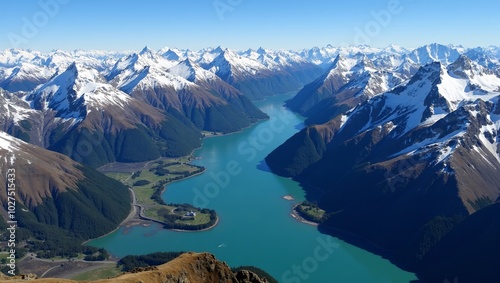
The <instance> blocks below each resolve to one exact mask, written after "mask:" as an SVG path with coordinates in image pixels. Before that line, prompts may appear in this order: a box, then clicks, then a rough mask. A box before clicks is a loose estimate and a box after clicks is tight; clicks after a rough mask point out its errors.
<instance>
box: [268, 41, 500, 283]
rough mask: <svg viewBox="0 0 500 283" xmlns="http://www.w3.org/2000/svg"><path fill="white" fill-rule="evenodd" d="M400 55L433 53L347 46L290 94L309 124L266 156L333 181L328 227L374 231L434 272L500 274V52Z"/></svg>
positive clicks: (322, 182) (402, 260)
mask: <svg viewBox="0 0 500 283" xmlns="http://www.w3.org/2000/svg"><path fill="white" fill-rule="evenodd" d="M433 50H434V51H436V52H435V53H434V55H435V57H433V56H430V55H432V54H433V52H431V51H433ZM437 51H439V52H437ZM462 52H463V51H462ZM478 53H480V54H481V55H478ZM417 55H418V56H417ZM468 55H470V56H471V57H469V56H468ZM490 55H491V54H490ZM431 57H432V58H433V60H431V61H434V62H430V63H428V62H426V61H427V59H429V58H431ZM426 58H427V59H426ZM471 58H474V59H471ZM402 59H404V60H403V63H402V64H403V65H398V66H400V67H401V66H404V64H405V63H404V62H405V61H406V63H407V65H408V66H410V65H416V66H418V65H419V64H421V63H422V62H425V63H426V64H425V65H424V66H421V67H419V68H417V69H416V70H415V71H411V70H412V68H410V67H408V68H400V67H397V68H394V67H390V65H389V66H384V65H383V64H381V62H380V61H379V60H380V58H379V57H377V56H374V57H371V58H369V57H368V56H363V55H355V56H351V57H349V58H343V57H342V56H339V57H337V59H336V60H335V62H334V64H333V65H332V67H331V69H330V70H329V71H327V73H325V75H323V76H322V77H321V78H320V79H318V80H316V81H315V82H313V83H312V84H310V85H307V86H305V87H304V88H303V89H302V90H301V91H299V93H298V94H297V96H296V97H295V98H294V99H292V100H290V101H289V102H288V104H289V105H290V106H291V107H292V108H293V109H294V110H296V111H299V112H301V113H304V114H305V115H307V116H309V117H310V118H309V120H308V121H307V122H308V123H309V124H310V126H308V127H306V128H305V129H303V130H301V131H300V132H299V133H297V134H296V135H294V136H293V137H291V138H290V139H289V140H288V141H286V142H285V143H284V144H283V145H281V146H280V147H278V148H277V149H275V150H274V151H273V152H272V153H271V154H269V155H268V156H267V157H266V162H267V164H268V165H269V167H270V168H271V170H272V171H273V172H275V173H277V174H279V175H282V176H286V177H293V178H295V179H296V180H298V181H300V182H301V183H302V184H303V185H304V187H305V188H306V191H308V190H309V189H308V188H315V190H314V192H315V193H316V194H317V191H318V190H317V189H318V188H319V189H321V190H322V191H323V192H324V193H323V195H322V196H321V198H320V199H321V200H320V202H319V205H320V207H321V208H322V209H324V210H326V213H327V214H330V217H329V218H328V220H326V221H325V222H324V223H322V224H321V225H320V226H319V227H320V230H322V231H325V232H326V233H331V234H333V235H337V236H343V237H346V239H349V237H348V236H346V234H342V233H340V232H339V231H348V232H349V233H353V234H355V235H358V236H360V237H362V238H363V239H367V240H369V241H370V242H372V243H375V244H376V245H377V246H379V247H382V248H383V249H384V250H387V251H390V253H391V259H392V260H394V261H395V262H396V263H397V264H399V265H400V266H402V267H404V268H406V269H409V270H412V271H416V272H417V273H418V274H419V275H420V276H421V277H422V278H424V279H428V280H429V282H443V281H444V280H445V279H449V278H451V279H453V278H455V276H456V277H458V278H460V279H459V280H460V282H462V280H463V281H464V282H476V281H477V280H476V281H475V280H474V278H476V279H477V278H482V280H486V281H497V280H498V278H500V273H498V271H497V269H496V268H494V267H493V265H492V264H491V261H495V260H492V258H495V257H498V254H499V249H498V247H499V244H498V243H497V241H496V240H494V239H498V238H499V237H500V230H499V229H498V225H496V224H495V223H494V222H495V221H496V220H495V219H496V218H498V214H496V216H495V213H497V212H498V209H497V208H498V200H499V196H500V175H499V174H498V170H500V155H499V153H500V144H499V140H500V119H499V118H500V76H499V73H498V66H499V65H498V59H495V57H493V56H492V57H489V55H487V52H484V51H480V50H475V51H471V50H469V51H467V52H466V54H461V52H458V51H457V50H454V49H450V48H446V47H443V46H434V47H432V46H431V47H428V48H425V49H424V48H421V49H417V50H415V51H414V52H412V53H409V54H408V55H406V56H405V57H403V58H402ZM417 59H418V60H417ZM377 62H378V63H377ZM495 62H496V63H495ZM399 63H401V61H400V62H399ZM427 63H428V64H427ZM403 70H410V71H409V72H404V71H403ZM388 78H393V80H388ZM394 78H398V79H397V80H396V81H394ZM401 78H404V80H401ZM374 81H375V82H377V83H373V82H374ZM397 81H399V82H400V83H397ZM383 82H385V84H384V83H383ZM394 82H396V84H394ZM375 86H377V87H375ZM345 107H347V108H348V109H347V110H345V109H343V108H345ZM311 109H312V110H311ZM319 109H321V110H322V111H323V110H324V111H323V112H322V111H319ZM466 239H468V240H470V242H468V240H466ZM466 242H467V243H466ZM472 258H473V260H472ZM471 261H474V262H471Z"/></svg>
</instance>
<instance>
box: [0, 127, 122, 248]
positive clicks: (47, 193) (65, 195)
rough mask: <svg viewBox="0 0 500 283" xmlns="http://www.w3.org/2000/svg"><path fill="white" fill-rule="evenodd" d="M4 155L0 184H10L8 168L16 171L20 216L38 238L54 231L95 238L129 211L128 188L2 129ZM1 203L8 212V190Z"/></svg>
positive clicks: (0, 150)
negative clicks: (8, 182) (7, 178)
mask: <svg viewBox="0 0 500 283" xmlns="http://www.w3.org/2000/svg"><path fill="white" fill-rule="evenodd" d="M0 156H2V158H1V159H0V165H1V171H2V172H3V173H2V174H1V176H0V182H2V183H3V184H6V183H7V180H6V179H5V178H6V176H7V175H6V172H9V171H8V170H9V169H14V170H15V176H16V177H15V181H14V182H15V185H16V191H15V192H16V202H17V204H16V220H17V221H18V224H19V226H20V227H22V228H25V229H28V230H30V231H31V232H32V233H34V234H35V235H38V237H39V239H40V238H44V239H48V238H49V237H50V236H52V237H56V236H57V235H55V234H52V235H51V233H58V234H59V236H63V235H64V237H70V238H73V239H89V238H93V237H97V236H100V235H103V234H105V233H107V232H109V231H111V230H113V229H114V228H115V227H116V226H117V225H118V224H119V223H120V222H121V221H122V220H123V219H124V218H125V217H126V216H127V215H128V212H129V211H130V194H129V192H128V190H127V188H126V187H125V186H123V185H122V184H121V183H119V182H116V181H114V180H113V179H110V178H108V177H106V176H104V175H102V174H100V173H98V172H97V171H94V170H92V169H90V168H88V167H85V166H82V165H81V164H78V163H76V162H75V161H73V160H71V159H70V158H68V157H66V156H64V155H61V154H58V153H54V152H51V151H48V150H45V149H42V148H39V147H36V146H34V145H30V144H27V143H25V142H23V141H21V140H18V139H16V138H14V137H12V136H10V135H8V134H6V133H4V132H0ZM10 172H12V171H10ZM0 201H1V203H2V209H3V210H5V208H6V207H7V206H6V204H7V193H6V191H5V190H3V191H2V193H1V194H0ZM2 214H4V213H2ZM4 215H5V214H4ZM59 240H62V239H59ZM65 241H66V240H65Z"/></svg>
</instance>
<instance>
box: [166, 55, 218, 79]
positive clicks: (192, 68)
mask: <svg viewBox="0 0 500 283" xmlns="http://www.w3.org/2000/svg"><path fill="white" fill-rule="evenodd" d="M168 72H169V73H171V74H172V75H174V76H178V77H182V78H184V79H186V80H187V81H190V82H193V83H194V82H203V81H208V80H215V79H217V76H216V75H215V74H214V73H212V72H210V71H207V70H205V69H203V68H202V67H200V66H199V65H198V64H196V63H195V62H193V61H191V60H190V59H186V60H184V61H182V62H180V63H179V64H177V65H176V66H174V67H172V68H170V69H169V70H168Z"/></svg>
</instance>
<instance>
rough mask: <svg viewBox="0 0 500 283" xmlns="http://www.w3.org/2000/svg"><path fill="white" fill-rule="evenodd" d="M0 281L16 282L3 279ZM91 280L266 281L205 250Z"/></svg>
mask: <svg viewBox="0 0 500 283" xmlns="http://www.w3.org/2000/svg"><path fill="white" fill-rule="evenodd" d="M3 279H4V278H1V280H0V282H17V281H18V280H19V278H17V279H14V280H3ZM34 282H38V283H45V282H47V283H48V282H50V283H76V281H73V280H66V279H53V278H52V279H50V278H47V279H45V278H43V279H38V280H35V281H34ZM94 282H95V283H105V282H120V283H136V282H147V283H157V282H158V283H160V282H161V283H199V282H204V283H268V282H269V281H268V280H267V279H265V278H264V279H261V278H259V276H257V275H256V274H255V273H253V272H250V271H246V270H243V271H239V272H238V273H236V274H234V273H233V272H232V271H231V268H230V267H229V266H228V265H227V264H226V263H225V262H221V261H219V260H217V259H216V258H215V256H214V255H212V254H209V253H186V254H183V255H181V256H179V257H178V258H176V259H174V260H173V261H171V262H168V263H166V264H163V265H160V266H158V267H157V268H148V269H145V270H144V271H140V270H135V271H134V272H131V273H125V274H122V275H119V276H118V277H116V278H110V279H105V280H98V281H94Z"/></svg>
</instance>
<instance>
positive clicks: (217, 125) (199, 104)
mask: <svg viewBox="0 0 500 283" xmlns="http://www.w3.org/2000/svg"><path fill="white" fill-rule="evenodd" d="M107 79H108V80H109V81H110V83H111V84H113V85H115V86H116V87H118V88H120V89H121V90H123V91H125V92H126V93H128V94H129V95H130V96H132V97H134V98H137V99H139V100H141V101H144V102H146V103H148V104H150V105H152V106H154V107H156V108H159V109H161V110H166V111H167V112H169V113H171V114H173V115H182V116H185V117H186V118H187V119H189V120H190V121H191V122H192V123H194V125H195V126H196V127H198V128H199V129H202V130H207V131H220V132H230V131H235V130H239V129H241V128H242V127H246V126H248V125H250V124H251V123H252V122H254V121H256V120H257V119H262V118H265V117H266V115H264V114H263V113H262V112H260V111H259V110H258V109H257V108H255V106H252V103H251V102H250V101H248V99H247V98H243V95H242V94H241V93H240V92H239V91H237V90H236V89H234V88H233V87H231V86H230V85H228V84H227V83H226V82H224V81H223V80H222V79H221V78H219V77H218V76H217V75H216V74H214V73H212V72H210V71H208V70H205V69H203V68H201V67H200V66H199V65H198V64H196V63H195V62H193V61H191V60H190V59H185V60H184V61H181V62H173V61H168V60H167V59H165V58H163V57H161V56H159V55H157V54H154V53H153V52H151V51H149V50H146V49H145V50H143V51H142V52H141V53H139V54H137V53H134V54H132V55H130V56H128V57H126V58H124V59H121V60H119V61H118V62H117V63H116V64H115V66H114V67H113V68H112V69H111V71H110V72H109V74H108V75H107ZM234 97H237V98H238V99H237V100H238V102H236V101H232V100H230V98H231V99H232V98H234ZM240 100H245V101H244V102H241V101H240ZM240 104H244V105H245V107H241V105H240ZM215 113H219V114H220V115H216V114H215ZM214 117H219V118H217V119H215V118H214Z"/></svg>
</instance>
